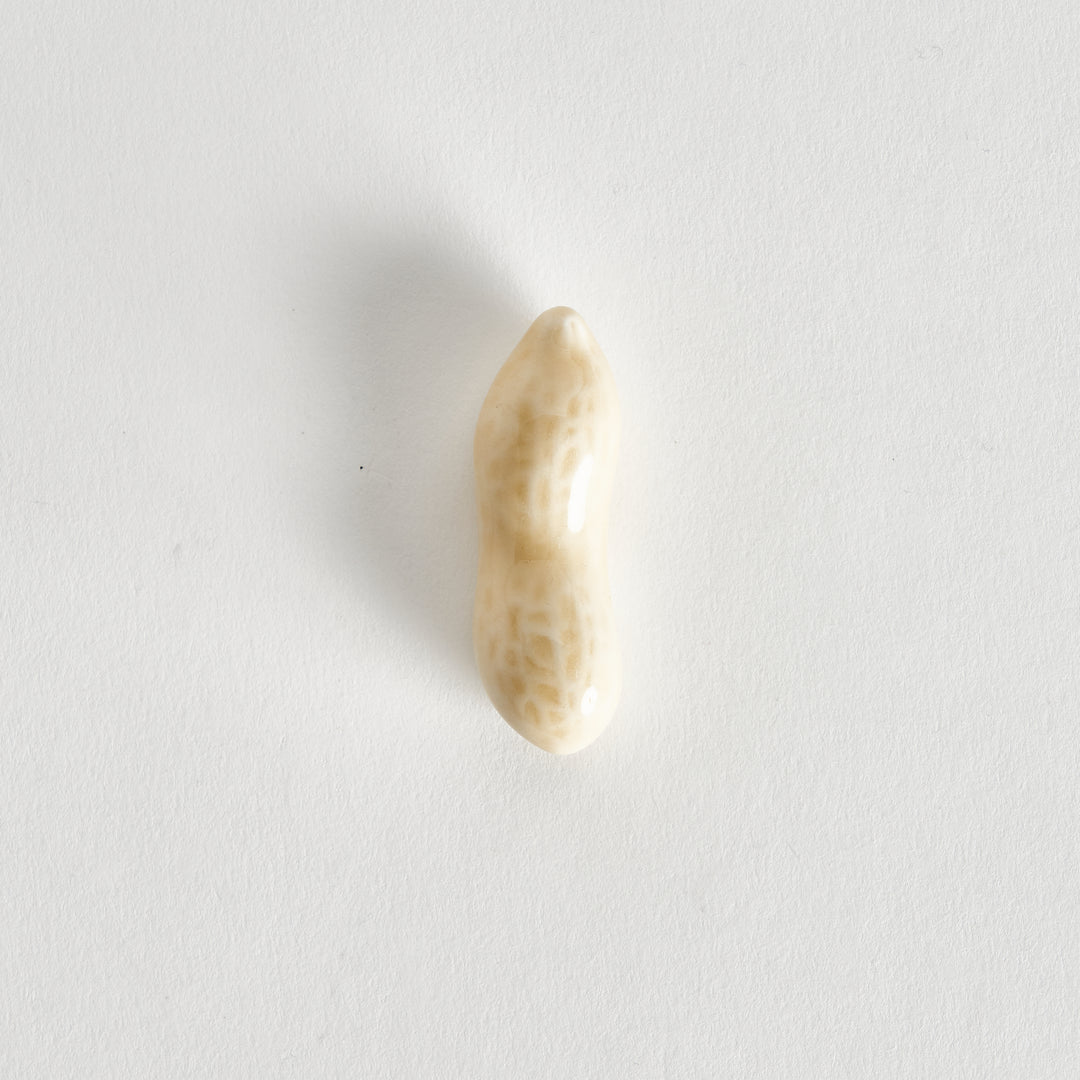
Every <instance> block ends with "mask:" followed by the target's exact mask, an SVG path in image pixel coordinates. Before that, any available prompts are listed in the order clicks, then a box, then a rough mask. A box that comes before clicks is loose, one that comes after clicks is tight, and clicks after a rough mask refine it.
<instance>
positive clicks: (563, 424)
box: [473, 307, 622, 754]
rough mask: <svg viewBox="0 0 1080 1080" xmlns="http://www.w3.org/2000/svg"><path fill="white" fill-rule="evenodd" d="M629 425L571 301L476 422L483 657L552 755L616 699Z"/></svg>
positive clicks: (534, 737)
mask: <svg viewBox="0 0 1080 1080" xmlns="http://www.w3.org/2000/svg"><path fill="white" fill-rule="evenodd" d="M619 425H620V420H619V400H618V396H617V394H616V391H615V381H614V379H613V378H612V375H611V369H610V367H609V366H608V362H607V359H606V358H605V357H604V354H603V353H602V352H601V351H600V347H599V346H598V345H597V344H596V339H595V338H594V337H593V335H592V333H591V332H590V330H589V328H588V326H586V324H585V321H584V320H583V319H582V318H581V316H580V315H578V314H577V313H576V312H574V311H572V310H571V309H570V308H565V307H559V308H551V309H549V310H548V311H545V312H544V313H543V314H542V315H541V316H539V318H537V319H536V321H535V322H534V323H533V324H532V326H531V327H530V328H529V330H528V332H527V333H526V334H525V336H524V337H523V338H522V339H521V341H520V342H519V343H518V345H517V347H516V348H515V349H514V351H513V352H512V353H511V354H510V357H509V359H508V360H507V361H506V363H505V364H504V365H503V366H502V368H501V369H500V370H499V373H498V375H496V377H495V381H494V382H493V384H492V386H491V390H490V391H489V392H488V395H487V397H486V398H485V399H484V406H483V408H482V409H481V411H480V417H479V419H478V420H477V424H476V437H475V440H474V444H473V457H474V461H475V466H476V501H477V509H478V511H479V515H480V561H479V571H478V574H477V583H476V601H475V608H474V614H473V640H474V642H475V646H476V660H477V664H478V666H479V668H480V672H481V675H482V676H483V680H484V686H485V687H486V688H487V692H488V696H489V697H490V698H491V700H492V702H493V703H494V705H495V707H496V708H497V709H498V710H499V712H500V713H501V714H502V715H503V717H504V718H505V719H506V721H507V723H509V724H510V725H511V726H512V727H513V728H514V729H515V730H517V731H518V732H520V733H521V734H522V735H524V736H525V738H526V739H528V740H529V741H530V742H533V743H536V745H537V746H539V747H542V748H543V749H544V750H550V751H552V752H553V753H563V754H565V753H573V752H574V751H576V750H580V749H582V748H583V747H585V746H587V745H588V744H589V743H591V742H592V741H593V739H595V738H596V737H597V735H599V734H600V732H601V731H603V730H604V728H605V727H606V726H607V724H608V722H609V721H610V720H611V716H612V713H613V712H614V710H615V706H616V704H617V703H618V698H619V688H620V685H621V681H622V667H621V662H620V658H619V648H618V642H617V641H616V637H615V626H614V618H613V616H612V611H611V590H610V586H609V584H608V567H607V537H608V516H609V504H610V502H611V485H612V481H613V479H614V475H615V462H616V458H617V457H618V450H619Z"/></svg>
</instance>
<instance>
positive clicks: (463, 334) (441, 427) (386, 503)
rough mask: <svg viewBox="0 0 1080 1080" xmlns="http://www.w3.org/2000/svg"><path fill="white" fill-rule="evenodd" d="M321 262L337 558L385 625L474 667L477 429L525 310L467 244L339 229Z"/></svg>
mask: <svg viewBox="0 0 1080 1080" xmlns="http://www.w3.org/2000/svg"><path fill="white" fill-rule="evenodd" d="M319 265H320V270H319V273H318V275H317V276H318V277H319V278H320V280H321V285H320V286H319V290H318V291H319V292H320V294H321V295H322V297H323V299H324V300H327V301H328V303H326V304H323V303H319V304H318V305H317V307H319V308H325V310H324V311H323V313H322V316H321V317H322V318H323V319H325V322H324V323H323V326H322V330H321V331H320V336H321V337H322V339H323V348H322V349H321V350H320V351H321V352H322V354H323V356H324V362H325V363H326V365H327V378H328V379H330V381H331V386H332V387H333V388H334V391H335V393H337V392H340V394H341V395H342V398H341V401H340V408H339V407H337V406H335V408H334V410H333V411H334V415H335V416H336V418H337V419H336V423H337V424H338V425H339V430H338V431H337V433H336V435H335V437H334V443H335V445H336V447H337V453H336V454H335V455H334V456H333V458H332V459H331V460H332V466H331V468H332V471H333V474H334V475H333V482H332V483H331V484H330V485H329V500H328V505H327V506H326V518H325V522H324V526H325V535H326V537H327V539H328V541H329V545H328V546H329V551H330V554H331V557H333V558H334V559H337V560H340V566H341V568H342V569H343V570H344V571H345V573H346V576H347V577H348V578H351V579H353V580H355V581H356V583H357V585H358V588H359V594H360V600H361V602H362V603H364V604H370V605H375V606H376V607H377V608H378V610H379V618H380V622H381V623H386V624H387V625H389V626H392V627H397V628H399V629H400V630H402V631H403V632H404V634H406V635H407V636H408V637H409V638H410V639H412V640H413V641H415V642H417V643H418V644H419V645H420V646H421V647H422V650H428V651H430V653H431V654H432V655H436V656H439V657H441V658H442V659H443V660H444V661H446V662H447V663H449V664H450V665H451V666H452V667H454V668H456V669H458V670H459V671H464V670H466V669H468V670H470V671H471V670H472V629H471V619H472V594H473V589H474V587H475V581H476V555H477V533H476V511H475V502H474V498H475V496H474V488H473V472H472V437H473V429H474V427H475V424H476V417H477V415H478V413H479V410H480V406H481V403H482V402H483V399H484V395H485V394H486V393H487V389H488V387H489V386H490V384H491V380H492V379H493V378H494V376H495V373H496V371H498V369H499V366H500V365H501V363H502V362H503V360H504V359H505V358H506V357H507V355H508V354H509V352H510V350H511V349H512V348H513V347H514V345H515V344H516V343H517V341H518V340H519V339H520V337H521V335H522V334H523V333H524V332H525V330H526V329H527V327H528V324H529V318H528V315H527V313H526V312H525V310H524V305H523V304H521V303H520V302H519V301H518V300H517V299H516V298H515V297H514V295H513V291H512V289H511V288H510V286H509V285H507V284H506V282H505V281H500V279H499V277H498V276H497V275H496V274H495V273H494V272H493V271H492V270H491V268H490V267H487V266H485V265H483V264H482V262H481V261H480V260H478V259H477V258H476V257H475V255H474V254H473V252H472V251H469V250H467V249H466V248H465V247H464V245H462V246H461V247H459V248H458V249H457V250H455V248H454V245H452V244H450V243H440V242H434V241H428V240H422V239H418V238H413V239H410V238H404V239H403V238H392V237H388V236H385V235H381V236H367V237H357V236H349V235H339V236H336V237H334V238H332V239H330V240H329V241H328V242H327V244H326V245H325V250H324V251H323V252H322V253H321V257H320V259H319ZM324 274H325V277H323V275H324ZM319 486H320V487H322V486H323V485H322V483H320V484H319Z"/></svg>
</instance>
